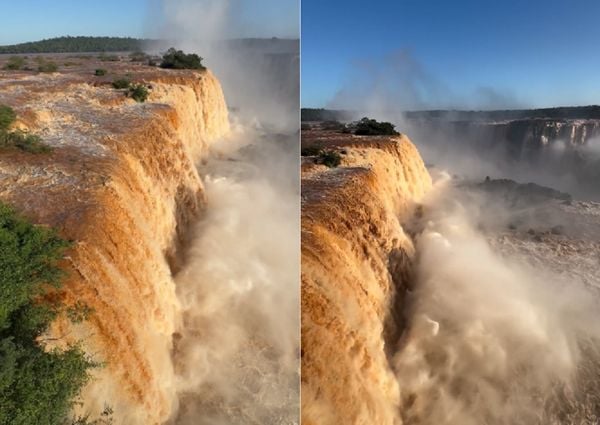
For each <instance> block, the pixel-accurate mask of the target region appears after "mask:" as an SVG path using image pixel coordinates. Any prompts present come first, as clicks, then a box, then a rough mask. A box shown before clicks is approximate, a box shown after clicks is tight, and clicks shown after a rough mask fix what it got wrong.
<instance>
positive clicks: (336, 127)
mask: <svg viewBox="0 0 600 425" xmlns="http://www.w3.org/2000/svg"><path fill="white" fill-rule="evenodd" d="M345 128H346V125H345V124H342V123H341V122H339V121H323V122H322V123H321V129H322V130H330V131H344V129H345Z"/></svg>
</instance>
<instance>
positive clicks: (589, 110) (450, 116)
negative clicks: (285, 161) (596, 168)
mask: <svg viewBox="0 0 600 425" xmlns="http://www.w3.org/2000/svg"><path fill="white" fill-rule="evenodd" d="M358 114H359V112H352V111H344V110H335V109H316V108H302V111H301V119H302V121H351V120H352V117H353V116H356V115H358ZM402 114H403V115H404V117H405V118H408V119H437V120H447V121H502V120H518V119H528V118H530V119H533V118H550V119H600V106H598V105H590V106H560V107H556V108H540V109H507V110H497V111H459V110H444V109H440V110H431V111H406V112H402Z"/></svg>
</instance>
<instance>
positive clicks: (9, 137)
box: [0, 130, 52, 153]
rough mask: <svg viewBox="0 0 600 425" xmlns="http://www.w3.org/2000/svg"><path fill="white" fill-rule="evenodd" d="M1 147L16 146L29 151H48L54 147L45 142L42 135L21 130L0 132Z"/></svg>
mask: <svg viewBox="0 0 600 425" xmlns="http://www.w3.org/2000/svg"><path fill="white" fill-rule="evenodd" d="M0 147H4V148H7V147H15V148H17V149H20V150H22V151H25V152H29V153H48V152H52V148H51V147H50V146H48V145H46V144H44V143H42V139H41V138H40V136H36V135H35V134H29V133H26V132H24V131H21V130H17V131H13V132H10V133H9V132H5V133H0Z"/></svg>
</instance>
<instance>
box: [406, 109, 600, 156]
mask: <svg viewBox="0 0 600 425" xmlns="http://www.w3.org/2000/svg"><path fill="white" fill-rule="evenodd" d="M409 122H410V124H411V125H412V126H414V127H415V129H418V130H420V131H421V132H424V131H429V132H432V131H433V132H439V133H441V134H445V137H446V138H450V139H457V140H458V139H462V140H463V141H464V142H469V143H472V144H474V145H476V146H474V147H477V148H479V149H482V148H484V149H485V148H488V149H489V148H498V147H499V146H502V147H503V148H504V149H505V150H506V153H507V154H508V155H509V158H510V159H515V160H520V159H536V158H538V157H539V156H540V155H541V154H543V150H544V149H547V148H549V147H551V146H552V145H553V144H556V143H564V144H565V146H568V147H571V148H576V147H580V146H583V145H585V144H586V143H588V142H589V141H590V140H592V139H595V138H598V137H600V120H598V119H554V118H523V119H515V120H503V121H453V120H423V119H420V120H411V121H409Z"/></svg>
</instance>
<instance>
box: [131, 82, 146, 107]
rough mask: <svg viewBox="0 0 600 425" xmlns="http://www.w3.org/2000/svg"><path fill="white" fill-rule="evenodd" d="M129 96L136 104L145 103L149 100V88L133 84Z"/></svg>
mask: <svg viewBox="0 0 600 425" xmlns="http://www.w3.org/2000/svg"><path fill="white" fill-rule="evenodd" d="M127 96H129V97H131V98H132V99H133V100H135V101H136V102H140V103H143V102H145V101H146V99H148V88H147V87H146V86H145V85H143V84H132V85H130V86H129V91H128V92H127Z"/></svg>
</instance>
